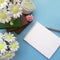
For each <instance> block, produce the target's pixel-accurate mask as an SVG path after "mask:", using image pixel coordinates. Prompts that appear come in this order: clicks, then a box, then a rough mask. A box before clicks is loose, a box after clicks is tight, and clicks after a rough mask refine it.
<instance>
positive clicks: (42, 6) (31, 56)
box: [0, 0, 60, 60]
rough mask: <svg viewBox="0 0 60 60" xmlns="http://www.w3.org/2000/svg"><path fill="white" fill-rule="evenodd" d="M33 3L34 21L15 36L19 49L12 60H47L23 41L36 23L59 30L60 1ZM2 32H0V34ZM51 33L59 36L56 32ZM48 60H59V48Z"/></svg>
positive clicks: (39, 0) (36, 1)
mask: <svg viewBox="0 0 60 60" xmlns="http://www.w3.org/2000/svg"><path fill="white" fill-rule="evenodd" d="M33 2H34V3H35V5H36V9H35V11H34V12H33V15H34V21H33V22H32V23H31V24H30V25H29V26H28V27H27V28H26V29H25V30H24V31H23V32H22V33H21V34H19V35H16V34H15V35H16V36H17V38H18V41H19V43H20V49H19V51H18V52H17V53H16V56H15V57H14V59H13V60H48V59H47V58H45V57H44V56H43V55H42V54H41V53H39V52H38V51H36V50H35V49H34V48H32V47H31V46H30V45H29V44H28V43H26V42H25V41H24V40H23V39H24V36H25V35H26V34H27V33H28V31H29V30H30V28H31V27H32V26H33V24H34V23H35V22H36V21H38V22H40V23H41V24H43V25H44V26H48V27H52V28H55V29H60V0H33ZM4 31H5V30H0V32H4ZM53 33H55V34H56V35H57V36H60V33H58V32H53ZM50 60H60V48H58V50H57V51H56V53H55V54H54V55H53V56H52V58H51V59H50Z"/></svg>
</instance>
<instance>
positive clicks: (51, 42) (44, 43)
mask: <svg viewBox="0 0 60 60" xmlns="http://www.w3.org/2000/svg"><path fill="white" fill-rule="evenodd" d="M24 40H25V41H26V42H28V43H29V44H30V45H32V46H33V47H34V48H36V49H37V50H38V51H39V52H40V53H42V54H43V55H44V56H46V57H47V58H48V59H49V58H51V57H52V55H53V54H54V53H55V51H56V50H57V48H58V47H59V45H60V38H59V37H58V36H56V35H55V34H53V33H52V32H51V31H49V30H48V29H47V28H45V27H44V26H42V25H41V24H40V23H38V22H36V23H35V24H34V26H33V27H32V28H31V30H30V31H29V33H28V34H27V35H26V36H25V38H24Z"/></svg>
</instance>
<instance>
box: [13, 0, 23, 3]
mask: <svg viewBox="0 0 60 60" xmlns="http://www.w3.org/2000/svg"><path fill="white" fill-rule="evenodd" d="M21 1H22V0H13V3H21Z"/></svg>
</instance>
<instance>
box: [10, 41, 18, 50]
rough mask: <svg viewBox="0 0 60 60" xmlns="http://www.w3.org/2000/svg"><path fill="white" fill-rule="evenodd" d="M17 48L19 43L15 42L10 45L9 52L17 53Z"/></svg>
mask: <svg viewBox="0 0 60 60" xmlns="http://www.w3.org/2000/svg"><path fill="white" fill-rule="evenodd" d="M18 48H19V43H18V42H17V41H15V42H12V43H10V49H11V51H17V50H18Z"/></svg>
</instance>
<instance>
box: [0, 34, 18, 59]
mask: <svg viewBox="0 0 60 60" xmlns="http://www.w3.org/2000/svg"><path fill="white" fill-rule="evenodd" d="M18 48H19V43H18V42H17V38H16V37H15V36H14V34H11V33H4V34H2V33H0V60H10V59H12V58H13V57H14V56H15V53H16V51H17V50H18Z"/></svg>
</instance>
